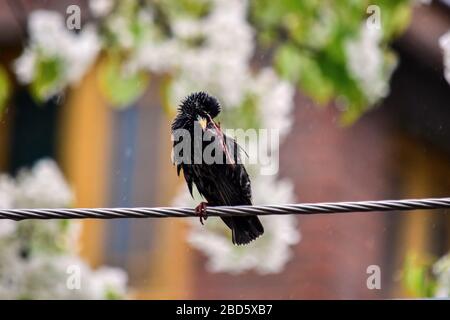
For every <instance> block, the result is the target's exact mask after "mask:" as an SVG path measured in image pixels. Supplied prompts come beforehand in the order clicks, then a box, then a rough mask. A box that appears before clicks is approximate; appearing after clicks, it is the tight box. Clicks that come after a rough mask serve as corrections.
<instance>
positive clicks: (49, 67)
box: [30, 57, 63, 102]
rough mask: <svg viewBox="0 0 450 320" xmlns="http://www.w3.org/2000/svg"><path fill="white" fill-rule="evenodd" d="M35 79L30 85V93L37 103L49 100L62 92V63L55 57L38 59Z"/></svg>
mask: <svg viewBox="0 0 450 320" xmlns="http://www.w3.org/2000/svg"><path fill="white" fill-rule="evenodd" d="M35 74H36V77H35V79H34V80H33V82H32V83H31V85H30V87H31V93H32V95H33V97H34V98H35V99H36V100H37V101H39V102H42V101H45V100H48V99H49V98H51V96H53V95H54V94H56V93H58V91H60V90H62V85H61V82H62V78H63V63H62V61H61V60H60V59H58V58H56V57H52V58H46V57H42V58H41V59H38V63H37V65H36V71H35Z"/></svg>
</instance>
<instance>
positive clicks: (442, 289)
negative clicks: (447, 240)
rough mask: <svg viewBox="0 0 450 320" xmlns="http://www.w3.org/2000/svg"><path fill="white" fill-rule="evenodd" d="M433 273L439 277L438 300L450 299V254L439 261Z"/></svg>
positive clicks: (436, 294)
mask: <svg viewBox="0 0 450 320" xmlns="http://www.w3.org/2000/svg"><path fill="white" fill-rule="evenodd" d="M433 273H434V274H435V275H436V277H437V287H436V292H435V296H436V297H437V298H449V297H450V253H448V254H447V255H445V256H443V257H442V258H441V259H439V260H438V261H437V262H436V263H435V264H434V266H433Z"/></svg>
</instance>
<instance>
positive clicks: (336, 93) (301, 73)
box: [0, 0, 412, 124]
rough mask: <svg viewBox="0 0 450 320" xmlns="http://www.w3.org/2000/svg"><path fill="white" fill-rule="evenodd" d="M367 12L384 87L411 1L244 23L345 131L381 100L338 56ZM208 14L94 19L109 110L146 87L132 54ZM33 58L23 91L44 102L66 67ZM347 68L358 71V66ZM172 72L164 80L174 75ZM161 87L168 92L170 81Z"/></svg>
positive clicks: (163, 11) (192, 0) (121, 6)
mask: <svg viewBox="0 0 450 320" xmlns="http://www.w3.org/2000/svg"><path fill="white" fill-rule="evenodd" d="M372 4H376V5H377V6H379V8H380V12H382V19H380V20H379V21H380V22H381V30H379V32H380V33H381V39H380V40H379V43H377V46H376V48H375V49H376V50H379V53H374V54H378V55H379V56H380V57H378V58H377V57H376V56H375V57H374V59H375V60H377V59H378V60H380V59H381V61H378V60H377V61H374V62H373V63H374V64H378V66H374V72H376V73H379V75H375V76H374V79H375V80H374V81H383V82H388V81H389V77H390V74H391V72H392V70H393V68H394V67H395V61H396V59H395V55H394V53H393V52H392V51H391V49H390V48H389V44H390V43H391V42H392V41H393V40H394V39H395V37H397V36H398V35H399V34H401V32H402V31H403V30H404V28H405V27H406V26H407V25H408V21H409V19H410V13H411V6H412V4H411V1H408V0H400V1H389V0H385V1H383V0H382V1H375V2H373V3H372V2H370V1H360V0H345V1H339V2H337V1H318V0H307V1H294V0H282V1H268V0H262V1H250V2H249V10H248V20H249V22H250V23H251V25H252V27H253V28H254V33H255V34H254V36H255V37H256V40H257V46H258V47H259V48H260V50H259V51H258V54H263V55H265V54H266V53H267V54H268V58H267V59H264V60H266V61H265V62H266V63H267V64H269V65H272V64H273V65H274V66H275V68H276V70H277V72H278V73H279V74H280V75H281V76H282V77H283V78H284V79H287V80H289V81H290V82H291V83H293V84H296V85H298V86H299V87H300V88H301V89H302V90H303V91H304V92H305V93H307V94H308V95H309V96H310V97H312V98H313V99H314V100H315V101H316V102H317V103H319V104H321V105H326V104H328V103H330V102H331V101H333V100H335V99H336V100H337V102H338V106H339V107H340V109H341V110H342V111H343V114H342V121H343V123H346V124H349V123H352V122H353V121H355V120H356V119H358V117H359V116H360V115H361V114H362V113H363V112H364V111H366V110H368V109H369V108H370V107H371V106H372V105H374V104H376V103H377V102H378V101H379V100H380V99H381V98H383V97H384V96H385V95H386V93H387V92H378V93H375V94H371V93H370V92H367V90H366V88H364V87H363V86H361V83H360V82H361V81H360V79H359V78H358V75H357V74H356V75H355V71H354V70H351V66H350V64H351V63H352V62H351V61H349V60H351V59H352V58H351V57H349V54H348V52H347V49H346V48H347V46H348V45H349V43H351V42H352V41H357V39H358V37H362V35H361V33H362V32H363V30H364V27H365V25H366V21H367V19H368V17H369V16H370V15H372V14H374V13H373V12H370V11H369V12H368V11H367V8H368V7H369V6H370V5H372ZM211 7H212V2H211V1H209V0H182V1H172V0H170V1H130V0H127V1H118V2H114V5H113V7H112V8H110V9H109V10H110V12H109V13H108V15H107V16H100V15H97V16H96V15H95V13H94V18H93V22H94V24H96V25H97V26H98V28H97V29H96V30H97V31H96V32H97V33H98V37H99V38H100V39H101V41H102V51H103V52H104V53H105V55H104V59H103V61H102V68H101V73H102V74H101V76H100V77H99V80H100V82H101V88H102V90H103V92H104V94H105V96H106V98H107V99H108V100H109V101H110V102H111V104H112V105H113V106H118V107H124V106H127V105H130V104H131V102H132V101H135V100H136V99H137V98H138V97H139V96H141V95H142V93H143V92H144V90H145V88H146V87H147V84H148V80H149V76H148V72H145V70H142V69H137V68H130V67H129V62H130V59H132V57H133V53H134V52H135V51H136V50H138V48H139V47H141V46H142V45H143V44H145V43H146V42H148V41H153V42H163V41H167V40H170V39H171V38H173V37H174V30H173V27H174V23H173V22H174V21H175V20H176V19H180V17H181V19H184V20H185V19H194V20H201V19H203V18H204V17H206V16H208V14H209V13H210V10H211ZM375 14H376V13H375ZM375 18H377V17H375ZM31 38H33V35H31ZM80 38H81V37H80ZM204 40H205V39H202V37H201V36H199V37H187V38H185V39H183V41H184V42H185V45H186V46H189V47H201V46H203V45H204ZM38 45H39V44H35V45H32V46H38ZM37 51H38V55H39V57H36V58H35V60H36V63H35V66H34V68H35V72H34V74H35V77H34V79H33V80H32V81H30V86H29V87H30V90H31V92H32V93H33V96H34V97H36V98H37V99H38V100H45V99H48V98H49V97H50V96H52V95H54V94H58V93H60V92H61V91H62V90H64V89H65V87H66V85H67V81H65V80H64V77H65V76H64V74H65V73H67V71H66V70H64V69H65V68H64V66H65V65H67V60H65V59H64V57H63V58H62V57H61V55H60V54H59V53H51V54H48V52H46V50H45V48H42V50H41V49H39V50H37ZM367 59H369V61H366V63H367V64H370V63H372V62H371V61H370V57H368V58H367ZM73 63H75V61H74V62H73ZM355 67H356V69H359V68H363V65H361V64H360V65H356V66H355ZM173 71H175V70H172V72H168V73H167V72H166V74H168V76H170V74H172V75H175V74H174V72H173ZM356 72H358V71H356ZM2 73H4V72H0V105H4V101H5V97H6V95H7V92H8V90H7V81H6V78H5V76H4V75H2ZM145 73H147V74H145ZM167 84H168V85H170V81H168V82H167ZM373 85H374V86H376V84H373ZM118 88H120V90H118ZM250 102H251V98H249V99H246V102H245V103H246V105H247V106H250ZM244 110H248V111H250V110H251V108H245V109H244Z"/></svg>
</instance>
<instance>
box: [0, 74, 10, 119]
mask: <svg viewBox="0 0 450 320" xmlns="http://www.w3.org/2000/svg"><path fill="white" fill-rule="evenodd" d="M10 90H11V88H10V84H9V80H8V75H7V73H6V71H5V69H3V68H2V67H0V119H1V118H2V114H3V111H4V109H5V107H6V101H7V100H8V97H9V94H10Z"/></svg>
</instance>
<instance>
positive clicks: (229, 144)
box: [205, 128, 252, 205]
mask: <svg viewBox="0 0 450 320" xmlns="http://www.w3.org/2000/svg"><path fill="white" fill-rule="evenodd" d="M218 130H220V129H216V128H214V129H212V134H214V135H215V138H216V139H220V138H222V137H223V138H222V139H223V140H224V142H225V143H224V144H220V143H219V146H218V147H222V148H227V149H228V150H223V153H224V157H225V158H226V157H227V154H228V155H230V156H231V157H232V159H231V161H229V162H225V163H224V164H213V165H209V166H207V165H205V166H207V167H208V168H206V170H207V171H208V174H209V175H211V176H212V178H213V179H214V181H215V190H216V192H217V194H218V196H219V197H220V198H221V200H222V202H223V204H226V205H251V204H252V190H251V184H250V177H249V175H248V173H247V171H246V170H245V167H244V165H243V164H242V162H241V158H240V153H239V150H240V146H239V145H238V143H237V142H236V140H234V139H233V138H231V137H228V136H226V135H224V134H222V132H219V131H218ZM219 135H222V136H219ZM231 150H234V151H233V152H230V151H231ZM225 160H226V159H225ZM230 162H231V163H230ZM205 197H206V196H205ZM206 198H207V197H206Z"/></svg>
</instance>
